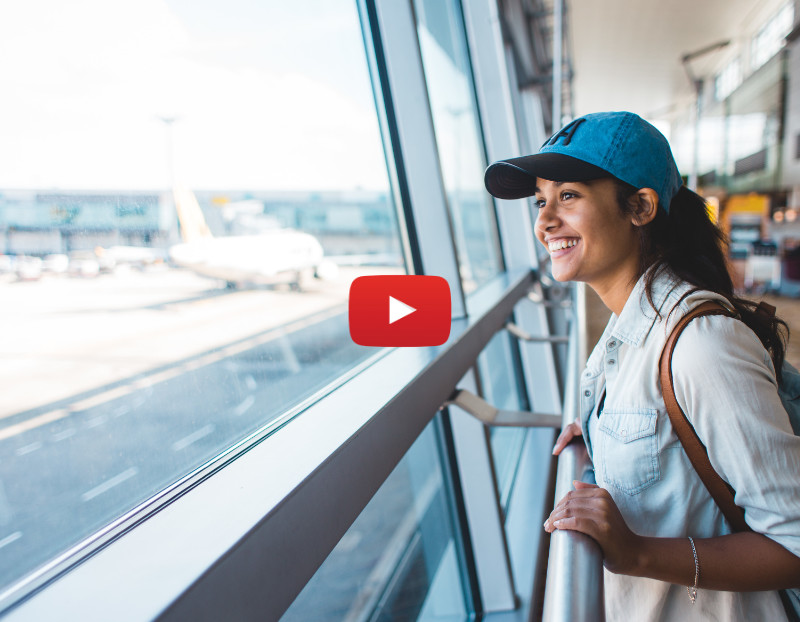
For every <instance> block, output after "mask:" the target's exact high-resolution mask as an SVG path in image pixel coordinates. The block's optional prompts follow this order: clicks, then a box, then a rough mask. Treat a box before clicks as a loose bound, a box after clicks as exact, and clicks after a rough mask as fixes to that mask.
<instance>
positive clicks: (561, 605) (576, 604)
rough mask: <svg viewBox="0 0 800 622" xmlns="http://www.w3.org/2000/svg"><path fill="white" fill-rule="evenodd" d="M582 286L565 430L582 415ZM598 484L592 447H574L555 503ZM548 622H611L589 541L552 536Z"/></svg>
mask: <svg viewBox="0 0 800 622" xmlns="http://www.w3.org/2000/svg"><path fill="white" fill-rule="evenodd" d="M582 287H584V286H583V285H582V284H578V285H577V286H576V289H577V292H576V304H575V321H574V322H573V323H572V327H571V330H570V344H569V360H568V362H567V369H568V373H567V382H566V390H565V396H564V410H563V415H564V418H563V421H562V426H566V425H567V424H569V423H571V422H572V421H574V420H575V419H576V418H577V416H578V408H579V401H578V390H579V385H578V382H579V381H578V379H579V378H580V372H581V369H582V368H583V365H584V363H585V361H586V311H585V310H586V307H585V297H584V295H583V294H584V292H583V291H582V290H581V288H582ZM574 480H582V481H586V482H590V483H594V473H593V471H592V465H591V462H590V461H589V456H588V453H587V451H586V447H585V446H584V444H583V443H581V442H575V443H572V444H570V445H568V446H567V447H566V448H565V449H564V451H562V452H561V455H560V456H559V457H558V471H557V475H556V492H555V499H556V501H558V500H559V499H561V498H562V497H563V496H564V495H565V494H566V493H567V492H569V491H570V490H572V487H573V486H572V482H573V481H574ZM543 620H544V621H545V622H590V621H592V622H594V621H600V622H603V621H604V620H605V607H604V602H603V554H602V551H601V550H600V546H599V545H598V544H597V542H595V541H594V540H593V539H592V538H590V537H589V536H585V535H583V534H581V533H578V532H575V531H561V530H556V531H555V532H553V534H552V535H551V536H550V556H549V558H548V563H547V582H546V585H545V596H544V615H543Z"/></svg>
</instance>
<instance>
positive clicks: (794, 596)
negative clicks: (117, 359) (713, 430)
mask: <svg viewBox="0 0 800 622" xmlns="http://www.w3.org/2000/svg"><path fill="white" fill-rule="evenodd" d="M757 311H758V312H760V313H764V314H767V315H769V316H770V317H774V315H775V307H773V306H772V305H770V304H768V303H766V302H761V303H760V304H759V305H758V309H757ZM705 315H726V316H728V317H736V314H735V313H734V312H733V311H731V310H729V309H727V308H726V307H724V306H722V305H721V304H720V303H718V302H704V303H703V304H701V305H699V306H697V307H695V308H694V309H692V310H691V311H690V312H689V313H687V314H686V315H685V316H683V318H681V320H680V321H679V322H678V324H677V325H676V326H675V328H674V329H673V330H672V333H670V335H669V337H668V338H667V342H666V344H664V349H663V350H662V352H661V358H660V360H659V377H660V379H661V392H662V394H663V396H664V404H665V405H666V407H667V414H668V415H669V419H670V421H671V422H672V427H673V429H674V430H675V434H676V435H677V437H678V440H680V442H681V445H683V448H684V450H685V451H686V455H687V456H688V457H689V460H690V461H691V463H692V466H693V467H694V469H695V471H697V474H698V475H699V476H700V479H701V480H702V482H703V484H704V485H705V487H706V488H707V489H708V492H709V493H710V494H711V497H712V498H713V499H714V501H715V502H716V504H717V506H718V507H719V509H720V511H721V512H722V514H723V516H725V518H726V519H727V520H728V523H730V525H731V527H733V529H734V530H735V531H751V529H750V527H749V526H748V525H747V523H746V522H745V520H744V510H742V509H741V508H740V507H738V506H737V505H736V503H735V501H734V490H733V488H731V487H730V486H729V485H728V483H727V482H726V481H725V480H723V479H722V477H720V476H719V474H718V473H717V472H716V471H715V470H714V467H713V466H711V461H710V460H709V459H708V451H707V450H706V448H705V446H704V445H703V443H702V441H701V440H700V438H699V437H698V436H697V433H696V432H695V431H694V428H693V427H692V424H691V423H689V420H688V419H687V418H686V415H685V413H684V412H683V410H682V409H681V407H680V404H678V400H677V398H676V397H675V385H674V384H673V380H672V354H673V352H674V351H675V345H676V343H677V342H678V337H680V335H681V333H682V332H683V329H684V328H686V326H687V325H688V324H689V322H691V321H692V320H693V319H695V318H696V317H702V316H705ZM778 395H779V397H780V398H781V403H782V404H783V408H784V410H786V413H787V415H788V416H789V422H790V424H791V426H792V431H793V432H794V433H795V436H800V371H798V370H797V369H795V368H794V367H793V366H792V365H790V364H789V363H787V362H786V361H784V363H783V367H782V368H781V370H780V381H779V382H778ZM778 593H779V595H780V598H781V602H782V603H783V607H784V609H785V610H786V615H787V617H788V619H789V620H790V621H791V622H800V590H795V589H791V590H779V591H778Z"/></svg>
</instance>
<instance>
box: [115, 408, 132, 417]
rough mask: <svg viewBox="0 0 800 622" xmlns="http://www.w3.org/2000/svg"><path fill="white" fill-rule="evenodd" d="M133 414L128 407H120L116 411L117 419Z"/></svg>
mask: <svg viewBox="0 0 800 622" xmlns="http://www.w3.org/2000/svg"><path fill="white" fill-rule="evenodd" d="M129 412H131V409H130V408H129V407H128V406H120V407H119V408H117V409H116V410H115V411H114V416H115V417H121V416H122V415H127V414H128V413H129Z"/></svg>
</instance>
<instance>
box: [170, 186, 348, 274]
mask: <svg viewBox="0 0 800 622" xmlns="http://www.w3.org/2000/svg"><path fill="white" fill-rule="evenodd" d="M173 194H174V198H175V208H176V211H177V213H178V220H179V222H180V225H181V237H182V239H183V243H181V244H176V245H174V246H172V247H171V248H170V249H169V256H170V258H171V260H172V262H173V263H174V264H176V265H178V266H180V267H183V268H186V269H188V270H192V271H193V272H195V273H197V274H200V275H202V276H206V277H210V278H213V279H219V280H222V281H225V283H226V284H227V286H228V287H229V288H236V287H244V286H253V285H275V284H282V283H285V284H288V285H289V286H290V287H291V288H292V289H300V288H301V286H302V284H303V283H305V282H306V281H307V279H308V278H310V277H311V276H315V277H318V278H331V277H333V276H334V275H335V272H336V270H337V267H336V265H335V264H333V262H331V261H330V260H326V259H324V257H323V250H322V245H321V244H320V243H319V241H318V240H317V238H315V237H314V236H313V235H310V234H308V233H304V232H302V231H297V230H294V229H287V228H274V229H269V230H266V231H262V232H259V233H256V234H250V235H232V236H224V237H215V236H214V235H212V234H211V231H210V230H209V228H208V225H207V224H206V221H205V218H204V217H203V213H202V211H201V210H200V205H199V204H198V202H197V198H196V197H195V195H194V193H193V192H192V191H191V190H189V189H188V188H183V187H176V188H175V189H174V190H173Z"/></svg>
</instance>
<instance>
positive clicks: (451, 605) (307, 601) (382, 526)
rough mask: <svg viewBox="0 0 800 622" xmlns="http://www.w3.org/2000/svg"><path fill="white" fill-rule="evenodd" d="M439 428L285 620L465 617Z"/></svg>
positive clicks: (403, 465)
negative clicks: (439, 448)
mask: <svg viewBox="0 0 800 622" xmlns="http://www.w3.org/2000/svg"><path fill="white" fill-rule="evenodd" d="M436 425H437V424H436V422H435V421H434V422H432V423H430V424H428V427H427V428H426V429H425V431H424V432H423V433H422V435H421V436H420V437H419V438H418V439H417V441H416V442H415V443H414V445H412V447H411V449H409V451H408V453H407V454H406V455H405V457H404V458H403V460H402V461H401V462H400V463H399V464H398V465H397V467H395V469H394V471H392V473H391V475H390V476H389V477H388V478H387V480H386V482H384V484H383V486H381V488H380V489H379V490H378V492H377V493H376V494H375V496H374V497H373V498H372V500H371V501H370V502H369V504H367V506H366V507H365V508H364V510H363V511H362V512H361V515H360V516H359V517H358V518H357V519H356V522H355V523H353V525H352V526H351V527H350V529H349V530H348V531H347V533H346V534H345V535H344V537H342V539H341V540H340V542H339V544H338V545H337V546H336V548H334V550H333V551H332V552H331V554H330V555H329V556H328V558H327V559H326V560H325V562H324V563H323V565H322V566H321V567H320V568H319V570H318V571H317V572H316V574H315V575H314V576H313V577H312V579H311V580H310V581H309V582H308V583H307V584H306V587H305V588H304V589H303V591H302V592H301V593H300V595H299V596H298V597H297V599H296V600H295V602H294V603H293V604H292V606H291V607H290V608H289V609H288V610H287V611H286V613H285V614H284V615H283V617H282V618H281V620H282V621H283V622H294V621H297V622H306V621H307V620H387V621H388V620H438V621H453V622H456V621H461V620H465V619H467V611H466V606H465V604H464V603H465V601H466V598H465V593H464V587H463V584H462V580H461V573H460V571H459V555H458V552H457V543H456V538H455V529H454V526H453V525H454V521H453V517H452V516H451V513H450V509H449V507H448V501H447V498H448V495H447V491H446V488H445V482H444V478H443V471H442V467H441V465H440V464H439V458H438V455H439V454H438V449H437V444H438V441H437V437H438V434H437V430H436Z"/></svg>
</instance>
